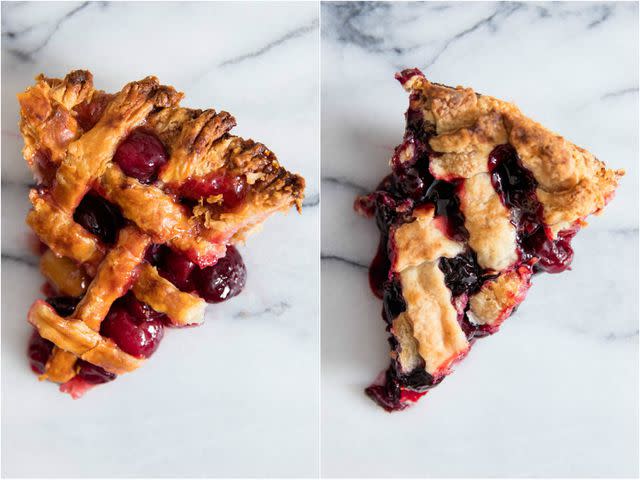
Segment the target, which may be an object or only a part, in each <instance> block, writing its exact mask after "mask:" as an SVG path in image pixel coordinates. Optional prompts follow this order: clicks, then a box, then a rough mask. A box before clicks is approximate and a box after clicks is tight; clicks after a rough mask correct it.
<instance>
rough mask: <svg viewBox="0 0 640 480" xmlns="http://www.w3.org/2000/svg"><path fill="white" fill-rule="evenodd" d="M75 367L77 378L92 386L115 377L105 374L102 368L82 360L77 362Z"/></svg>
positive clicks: (111, 374) (113, 374)
mask: <svg viewBox="0 0 640 480" xmlns="http://www.w3.org/2000/svg"><path fill="white" fill-rule="evenodd" d="M76 366H78V367H79V369H78V375H77V376H78V377H80V378H82V379H83V380H85V381H86V382H88V383H91V384H93V385H97V384H99V383H107V382H110V381H112V380H115V379H116V377H117V375H116V374H115V373H111V372H107V371H106V370H105V369H104V368H102V367H99V366H98V365H94V364H92V363H89V362H85V361H84V360H78V362H77V363H76Z"/></svg>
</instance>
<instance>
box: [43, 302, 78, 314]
mask: <svg viewBox="0 0 640 480" xmlns="http://www.w3.org/2000/svg"><path fill="white" fill-rule="evenodd" d="M45 301H46V302H47V303H48V304H49V305H51V306H52V307H53V309H54V310H55V311H56V313H57V314H58V315H60V316H61V317H69V316H71V315H73V312H74V311H75V309H76V306H77V305H78V302H80V298H78V297H49V298H47V299H46V300H45Z"/></svg>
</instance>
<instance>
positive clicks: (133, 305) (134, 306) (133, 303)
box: [118, 293, 165, 322]
mask: <svg viewBox="0 0 640 480" xmlns="http://www.w3.org/2000/svg"><path fill="white" fill-rule="evenodd" d="M118 304H119V305H121V306H122V308H124V309H125V310H126V311H127V312H128V313H130V314H131V315H132V316H133V317H134V318H135V319H136V320H137V321H138V322H148V321H150V320H163V317H164V316H165V315H164V314H163V313H160V312H156V311H155V310H154V309H153V308H151V307H150V306H149V305H147V304H146V303H142V302H141V301H140V300H138V299H137V298H136V297H134V296H133V295H132V294H131V293H129V294H127V295H125V296H124V297H122V298H120V299H119V300H118Z"/></svg>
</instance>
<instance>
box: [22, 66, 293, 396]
mask: <svg viewBox="0 0 640 480" xmlns="http://www.w3.org/2000/svg"><path fill="white" fill-rule="evenodd" d="M182 97H183V94H182V93H179V92H177V91H176V90H174V89H173V88H172V87H168V86H164V85H160V83H159V82H158V80H157V79H156V78H155V77H147V78H145V79H143V80H141V81H137V82H131V83H129V84H128V85H126V86H125V87H124V88H123V89H122V90H121V91H120V92H119V93H116V94H108V93H105V92H103V91H100V90H96V89H94V86H93V77H92V75H91V73H90V72H87V71H74V72H71V73H69V74H68V75H67V76H66V77H65V78H64V79H63V80H59V79H53V78H46V77H44V76H42V75H41V76H39V77H38V78H37V79H36V84H35V85H34V86H32V87H30V88H28V89H27V90H26V91H25V92H23V93H21V94H20V95H18V100H19V102H20V107H21V121H20V130H21V132H22V135H23V137H24V142H25V146H24V150H23V153H24V158H25V160H26V161H27V164H28V165H29V167H30V168H31V170H32V171H33V173H34V176H35V178H36V181H37V185H36V186H35V187H34V188H33V189H31V191H30V193H29V199H30V200H31V203H32V205H33V208H32V209H31V211H30V212H29V214H28V215H27V223H28V225H29V226H30V227H31V228H32V229H33V231H34V232H35V234H36V235H37V236H38V238H39V239H40V241H41V252H40V253H42V257H41V270H42V273H43V274H44V276H45V277H46V278H47V280H48V282H47V283H46V284H45V287H44V290H45V293H46V294H47V295H48V296H49V298H47V300H46V301H43V300H37V301H36V302H35V303H34V304H33V305H32V307H31V309H30V310H29V313H28V320H29V322H30V323H31V324H32V325H33V326H34V327H35V329H36V330H35V332H34V334H33V336H32V338H31V341H30V343H29V357H30V361H31V367H32V369H33V370H34V372H36V373H38V374H40V378H41V379H47V380H51V381H53V382H57V383H60V384H62V386H61V390H62V391H64V392H67V393H70V394H71V395H72V396H73V397H74V398H77V397H79V396H81V395H82V394H83V393H84V392H85V391H86V390H87V389H88V388H90V387H92V386H94V385H97V384H100V383H105V382H108V381H110V380H113V379H114V378H115V377H116V375H119V374H121V373H126V372H130V371H132V370H135V369H136V368H138V367H139V366H140V365H142V363H143V362H144V359H146V358H148V357H149V356H150V355H151V354H152V353H153V352H154V351H155V350H156V348H157V347H158V344H159V342H160V340H161V339H162V337H163V334H164V328H165V326H188V325H194V324H198V323H200V322H202V319H203V316H204V309H205V305H206V302H210V303H216V302H220V301H224V300H227V299H229V298H231V297H233V296H234V295H237V294H238V293H239V292H240V290H242V287H243V286H244V282H245V277H246V269H245V266H244V263H243V262H242V258H241V257H240V254H239V253H238V251H237V250H236V249H235V247H234V246H233V244H235V243H237V242H239V241H242V240H243V239H244V238H245V237H246V235H248V234H249V233H250V232H251V231H253V230H255V229H257V228H258V227H259V226H260V225H261V223H262V222H263V221H264V220H265V219H266V218H267V217H268V216H269V215H271V214H272V213H274V212H277V211H287V210H289V209H290V207H291V206H293V205H295V206H296V207H297V208H298V210H300V206H301V202H302V199H303V192H304V179H303V178H302V177H300V176H298V175H294V174H291V173H289V172H288V171H287V170H285V169H284V168H283V167H281V166H280V164H279V163H278V161H277V159H276V157H275V155H274V154H273V153H272V152H271V151H270V150H269V149H268V148H267V147H265V146H264V145H262V144H260V143H256V142H254V141H252V140H245V139H242V138H240V137H237V136H234V135H231V134H230V133H229V131H230V130H231V129H232V128H233V127H234V126H235V119H234V118H233V117H232V116H231V115H230V114H229V113H227V112H216V111H215V110H193V109H188V108H182V107H180V106H179V102H180V100H181V99H182Z"/></svg>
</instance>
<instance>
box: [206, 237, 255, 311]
mask: <svg viewBox="0 0 640 480" xmlns="http://www.w3.org/2000/svg"><path fill="white" fill-rule="evenodd" d="M194 277H195V283H196V287H197V289H198V294H199V295H200V296H201V297H202V298H204V299H205V301H207V302H209V303H219V302H224V301H225V300H229V299H230V298H232V297H235V296H236V295H238V294H239V293H240V292H241V291H242V289H243V288H244V285H245V283H246V281H247V268H246V267H245V265H244V262H243V261H242V257H241V256H240V253H239V252H238V250H236V248H235V247H234V246H233V245H229V246H228V247H227V254H226V255H225V256H224V257H223V258H221V259H219V260H218V262H217V263H216V264H215V265H213V266H211V267H207V268H203V269H201V270H200V269H198V270H197V271H196V273H195V275H194Z"/></svg>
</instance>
